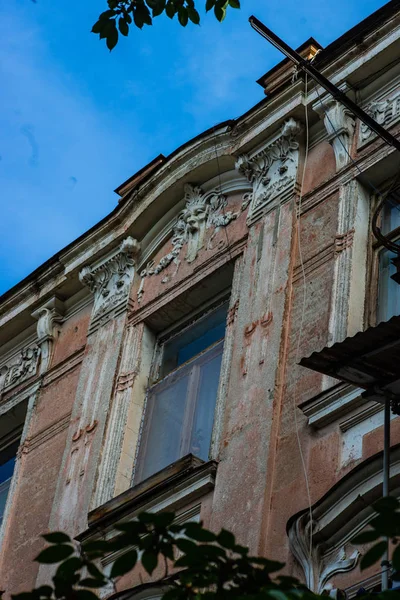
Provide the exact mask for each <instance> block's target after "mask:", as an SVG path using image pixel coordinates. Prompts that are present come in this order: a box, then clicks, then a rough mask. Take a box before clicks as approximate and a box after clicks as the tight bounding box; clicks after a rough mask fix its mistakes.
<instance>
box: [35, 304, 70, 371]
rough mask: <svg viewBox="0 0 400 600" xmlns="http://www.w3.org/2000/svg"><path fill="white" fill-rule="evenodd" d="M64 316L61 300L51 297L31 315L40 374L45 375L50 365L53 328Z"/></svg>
mask: <svg viewBox="0 0 400 600" xmlns="http://www.w3.org/2000/svg"><path fill="white" fill-rule="evenodd" d="M63 314H64V307H63V303H62V302H61V300H59V299H58V298H57V297H53V298H51V299H50V300H48V301H47V302H46V303H45V304H43V306H40V307H39V308H37V309H36V310H35V311H33V313H32V317H34V318H35V319H37V326H36V332H37V337H38V340H37V343H38V346H39V347H40V356H41V360H40V373H41V374H42V373H45V372H46V371H47V369H48V367H49V365H50V360H51V356H52V351H53V344H54V338H55V335H56V331H55V326H56V324H57V323H61V321H62V319H63Z"/></svg>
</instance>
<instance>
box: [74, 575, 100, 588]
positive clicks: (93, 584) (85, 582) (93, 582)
mask: <svg viewBox="0 0 400 600" xmlns="http://www.w3.org/2000/svg"><path fill="white" fill-rule="evenodd" d="M106 583H107V582H106V580H105V579H94V578H92V577H86V578H85V579H81V580H80V582H79V585H80V586H81V587H88V588H101V587H103V586H104V585H105V584H106Z"/></svg>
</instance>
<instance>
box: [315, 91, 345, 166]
mask: <svg viewBox="0 0 400 600" xmlns="http://www.w3.org/2000/svg"><path fill="white" fill-rule="evenodd" d="M341 87H342V88H343V86H341ZM345 87H347V86H345ZM313 110H315V112H316V113H317V114H318V115H319V116H320V118H321V119H323V121H324V125H325V129H326V131H327V133H328V142H329V143H330V144H331V145H332V147H333V151H334V153H335V160H336V170H337V171H339V170H340V169H342V168H343V167H345V166H346V165H347V164H348V163H349V162H350V150H351V145H352V142H353V136H354V130H355V120H354V117H353V115H352V113H351V112H350V111H349V110H348V109H347V108H345V107H344V106H343V105H342V104H341V103H340V102H337V101H336V100H335V99H334V98H331V97H329V96H324V97H323V98H322V99H321V101H318V102H316V103H315V104H313Z"/></svg>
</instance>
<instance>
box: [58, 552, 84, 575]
mask: <svg viewBox="0 0 400 600" xmlns="http://www.w3.org/2000/svg"><path fill="white" fill-rule="evenodd" d="M82 566H83V561H82V559H81V558H79V557H78V556H72V557H71V558H68V559H67V560H64V562H62V563H61V565H60V566H59V567H58V569H57V571H56V574H55V575H54V579H59V580H60V579H61V580H63V581H70V580H71V579H72V577H73V576H74V574H75V573H76V572H77V571H79V569H81V568H82Z"/></svg>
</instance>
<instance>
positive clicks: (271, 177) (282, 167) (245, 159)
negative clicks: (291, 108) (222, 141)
mask: <svg viewBox="0 0 400 600" xmlns="http://www.w3.org/2000/svg"><path fill="white" fill-rule="evenodd" d="M299 132H300V126H299V125H298V123H296V121H295V120H294V119H292V118H291V119H289V120H288V121H286V123H285V124H284V125H283V127H282V130H281V134H280V136H279V137H278V138H277V139H276V140H275V141H274V142H273V143H272V144H270V145H269V146H267V147H266V148H264V149H263V150H261V151H260V152H258V153H257V154H255V155H254V156H252V157H250V156H249V155H247V154H243V155H241V156H239V158H238V159H237V161H236V169H237V170H238V171H239V173H241V174H242V175H244V176H245V177H246V178H247V180H248V181H249V182H250V183H251V184H252V186H253V190H252V192H247V193H246V194H244V196H243V205H242V210H244V209H245V208H247V206H248V205H249V204H250V210H249V217H248V219H250V220H251V221H254V220H255V219H256V218H259V217H260V216H261V214H262V212H263V209H264V208H265V207H266V206H267V205H268V204H269V202H271V200H273V199H274V198H276V197H277V196H279V195H280V194H282V193H284V192H286V191H287V190H288V189H290V188H291V187H292V186H294V184H295V181H296V173H297V164H298V149H299V143H298V142H297V136H298V134H299Z"/></svg>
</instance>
